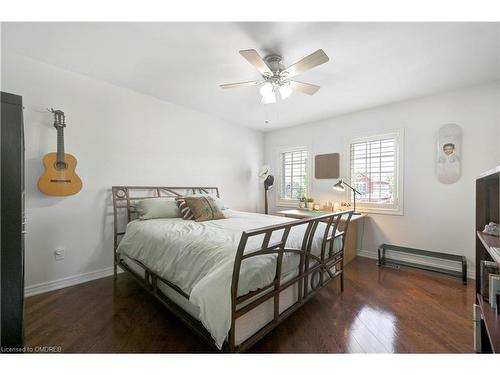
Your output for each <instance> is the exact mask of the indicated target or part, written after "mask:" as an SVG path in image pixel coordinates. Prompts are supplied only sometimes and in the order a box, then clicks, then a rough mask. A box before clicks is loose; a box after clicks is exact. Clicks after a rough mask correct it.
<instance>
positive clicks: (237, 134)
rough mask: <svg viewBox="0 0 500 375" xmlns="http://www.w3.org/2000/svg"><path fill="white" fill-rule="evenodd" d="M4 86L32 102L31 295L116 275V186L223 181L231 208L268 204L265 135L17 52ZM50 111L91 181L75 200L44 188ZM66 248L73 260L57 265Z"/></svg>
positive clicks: (52, 141)
mask: <svg viewBox="0 0 500 375" xmlns="http://www.w3.org/2000/svg"><path fill="white" fill-rule="evenodd" d="M1 89H2V91H7V92H11V93H14V94H19V95H22V96H23V101H24V106H25V111H24V116H25V118H24V122H25V138H26V205H27V217H28V225H27V228H28V233H27V238H26V285H27V287H28V291H29V292H30V293H33V292H37V291H43V290H47V289H50V288H52V287H57V286H62V285H67V284H68V283H71V282H73V281H74V282H76V281H81V280H82V278H81V277H76V278H75V275H80V274H87V276H86V277H87V278H92V277H98V276H103V275H105V274H108V273H109V267H111V266H112V254H113V239H112V225H113V222H112V216H111V211H110V207H111V206H110V205H111V196H110V187H111V186H112V185H121V184H123V185H168V186H190V185H191V186H192V185H205V186H219V187H220V189H221V195H222V198H223V199H224V200H225V201H226V202H227V203H228V204H229V206H231V207H234V208H237V209H241V210H247V211H255V210H257V208H258V207H257V204H258V203H257V202H258V201H259V200H260V194H258V192H259V186H260V184H259V183H258V179H257V177H256V175H257V171H258V169H259V167H260V166H261V164H262V163H261V161H262V155H263V139H262V134H261V133H259V132H256V131H253V130H249V129H246V128H242V127H237V126H233V125H231V124H228V123H226V122H224V121H222V120H219V119H216V118H213V117H210V116H208V115H204V114H201V113H198V112H194V111H191V110H188V109H186V108H183V107H179V106H177V105H174V104H170V103H167V102H164V101H160V100H158V99H155V98H152V97H149V96H146V95H142V94H138V93H136V92H133V91H130V90H127V89H123V88H120V87H116V86H113V85H110V84H107V83H105V82H101V81H97V80H94V79H91V78H88V77H86V76H82V75H78V74H74V73H71V72H68V71H65V70H61V69H59V68H56V67H53V66H50V65H46V64H43V63H40V62H37V61H34V60H30V59H26V58H23V57H20V56H17V55H13V54H8V55H5V54H4V55H3V56H2V82H1ZM50 107H54V108H56V109H62V110H64V111H65V113H66V122H67V128H66V133H65V135H66V137H65V138H66V145H65V146H66V152H68V153H71V154H73V155H75V156H76V158H77V159H78V166H77V173H78V174H79V176H80V177H81V178H82V181H83V190H82V191H81V192H80V193H79V194H77V195H75V196H70V197H50V196H46V195H43V194H42V193H40V192H39V191H38V188H37V180H38V178H39V176H40V175H41V174H42V172H43V167H42V162H41V159H42V157H43V155H44V154H45V153H48V152H53V151H54V150H55V147H56V131H55V129H54V128H53V126H52V122H53V118H52V115H51V114H50V113H48V112H47V111H45V108H50ZM60 247H62V248H65V249H66V257H65V260H62V261H57V262H56V261H55V260H54V255H53V252H54V250H55V249H57V248H60ZM95 271H97V272H95ZM89 272H90V274H88V273H89ZM62 278H67V279H65V280H63V282H59V283H58V282H54V280H60V279H62ZM41 283H42V284H41ZM40 284H41V285H40Z"/></svg>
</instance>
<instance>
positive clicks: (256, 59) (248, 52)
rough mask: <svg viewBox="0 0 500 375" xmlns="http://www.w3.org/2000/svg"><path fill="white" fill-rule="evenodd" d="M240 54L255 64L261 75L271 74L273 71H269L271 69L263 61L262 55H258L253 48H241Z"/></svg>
mask: <svg viewBox="0 0 500 375" xmlns="http://www.w3.org/2000/svg"><path fill="white" fill-rule="evenodd" d="M240 55H241V56H243V57H244V58H245V59H247V61H248V62H249V63H250V64H252V65H253V66H255V68H257V70H258V71H259V72H260V74H262V75H271V76H272V75H273V72H271V69H269V67H268V66H267V64H266V63H265V62H264V60H263V59H262V57H260V55H259V53H258V52H257V51H256V50H254V49H243V50H241V51H240Z"/></svg>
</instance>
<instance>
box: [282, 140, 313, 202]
mask: <svg viewBox="0 0 500 375" xmlns="http://www.w3.org/2000/svg"><path fill="white" fill-rule="evenodd" d="M307 154H308V152H307V149H306V148H305V147H302V148H294V149H289V150H284V151H281V152H280V153H279V165H280V186H279V192H278V201H279V202H278V203H279V204H287V203H290V204H296V202H297V201H298V199H299V198H301V197H303V196H306V195H307V191H308V155H307Z"/></svg>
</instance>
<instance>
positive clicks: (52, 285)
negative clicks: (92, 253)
mask: <svg viewBox="0 0 500 375" xmlns="http://www.w3.org/2000/svg"><path fill="white" fill-rule="evenodd" d="M121 272H123V271H122V270H121V269H120V268H118V273H121ZM111 275H113V267H106V268H103V269H101V270H96V271H90V272H86V273H82V274H79V275H74V276H68V277H64V278H62V279H57V280H52V281H47V282H44V283H40V284H35V285H29V286H27V287H25V288H24V296H25V297H30V296H34V295H36V294H41V293H46V292H50V291H52V290H57V289H62V288H67V287H68V286H73V285H77V284H82V283H86V282H87V281H92V280H97V279H101V278H103V277H107V276H111Z"/></svg>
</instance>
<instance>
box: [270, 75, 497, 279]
mask: <svg viewBox="0 0 500 375" xmlns="http://www.w3.org/2000/svg"><path fill="white" fill-rule="evenodd" d="M446 123H457V124H458V125H460V126H461V127H462V129H463V146H462V150H463V151H462V156H463V163H462V177H461V179H460V180H459V181H458V182H457V183H455V184H451V185H444V184H441V183H439V182H438V181H437V179H436V177H435V174H434V171H435V169H434V166H435V165H434V160H435V148H436V146H435V142H436V140H435V139H436V138H435V134H436V131H437V129H438V128H439V127H440V126H441V125H443V124H446ZM401 128H404V130H405V139H406V142H405V158H404V159H405V162H404V216H391V215H375V214H371V215H370V217H369V219H368V220H366V221H365V226H364V230H362V231H361V233H360V234H359V236H358V248H359V249H360V250H361V253H362V254H363V255H367V256H374V255H375V252H376V249H377V248H378V246H379V245H380V244H382V243H391V244H397V245H401V246H409V247H416V248H422V249H428V250H435V251H444V252H449V253H455V254H461V255H466V256H467V258H468V260H469V262H470V263H471V267H470V268H469V270H470V271H472V270H473V267H472V264H473V262H474V259H473V257H474V244H475V237H474V236H475V231H474V220H475V219H474V204H475V202H474V200H475V195H474V194H475V192H474V189H475V182H474V180H475V177H476V176H477V175H478V174H479V173H481V172H483V171H485V170H487V169H489V168H492V167H494V166H495V165H496V164H497V163H498V160H500V154H499V90H498V83H497V82H493V83H490V84H483V85H479V86H475V87H471V88H467V89H463V90H459V91H453V92H449V93H444V94H439V95H435V96H431V97H426V98H422V99H418V100H411V101H405V102H400V103H396V104H391V105H387V106H383V107H378V108H374V109H370V110H366V111H362V112H356V113H352V114H348V115H345V116H341V117H336V118H331V119H328V120H324V121H319V122H315V123H310V124H305V125H301V126H296V127H292V128H288V129H283V130H278V131H273V132H269V133H266V134H265V138H264V143H265V160H264V161H265V162H266V163H269V164H270V165H271V166H272V168H273V170H274V171H275V172H276V171H278V165H277V152H278V150H279V149H280V148H286V147H292V146H308V147H309V149H310V151H311V158H313V157H314V155H316V154H323V153H330V152H338V153H340V157H341V161H340V162H341V170H342V171H343V172H344V175H345V170H346V148H347V143H348V141H349V140H350V139H351V138H353V137H356V136H362V135H370V134H374V133H375V134H376V133H378V132H383V131H385V130H389V129H401ZM311 164H312V163H311ZM276 173H277V172H276ZM311 173H312V171H311ZM312 175H313V174H312ZM334 181H336V180H316V179H312V181H311V185H312V191H311V194H310V195H311V196H313V197H314V198H316V199H317V200H318V199H319V200H320V201H322V202H325V201H326V200H342V199H345V197H344V195H343V193H337V192H334V191H332V189H331V186H332V185H333V182H334ZM274 203H275V194H272V195H271V204H272V205H274ZM274 209H276V207H274Z"/></svg>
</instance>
